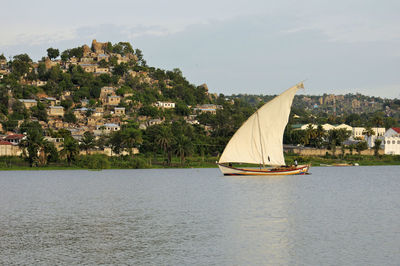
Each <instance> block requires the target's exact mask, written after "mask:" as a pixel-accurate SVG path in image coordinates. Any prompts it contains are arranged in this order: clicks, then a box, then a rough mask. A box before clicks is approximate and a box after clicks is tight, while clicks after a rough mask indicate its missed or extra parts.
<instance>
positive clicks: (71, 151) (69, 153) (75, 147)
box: [60, 137, 79, 165]
mask: <svg viewBox="0 0 400 266" xmlns="http://www.w3.org/2000/svg"><path fill="white" fill-rule="evenodd" d="M60 153H61V155H62V156H65V157H66V158H67V162H68V165H71V161H72V160H75V157H76V156H77V155H78V154H79V144H78V142H77V141H76V140H75V139H74V138H72V137H67V138H64V143H63V148H62V150H61V152H60Z"/></svg>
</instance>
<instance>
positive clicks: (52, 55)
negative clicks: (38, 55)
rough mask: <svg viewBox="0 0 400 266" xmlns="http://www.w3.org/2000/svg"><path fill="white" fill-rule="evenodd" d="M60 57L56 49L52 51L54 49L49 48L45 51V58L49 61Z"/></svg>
mask: <svg viewBox="0 0 400 266" xmlns="http://www.w3.org/2000/svg"><path fill="white" fill-rule="evenodd" d="M59 55H60V51H59V50H58V49H54V48H51V47H50V48H49V49H47V56H48V57H49V58H50V59H55V58H57V57H58V56H59Z"/></svg>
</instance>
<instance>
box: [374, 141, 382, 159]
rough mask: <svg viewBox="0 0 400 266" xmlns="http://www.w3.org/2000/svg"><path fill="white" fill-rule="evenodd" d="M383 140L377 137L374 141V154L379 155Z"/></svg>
mask: <svg viewBox="0 0 400 266" xmlns="http://www.w3.org/2000/svg"><path fill="white" fill-rule="evenodd" d="M381 144H382V140H380V139H375V142H374V155H375V156H378V155H379V149H380V148H381Z"/></svg>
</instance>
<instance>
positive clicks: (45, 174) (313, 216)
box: [0, 166, 400, 265]
mask: <svg viewBox="0 0 400 266" xmlns="http://www.w3.org/2000/svg"><path fill="white" fill-rule="evenodd" d="M311 172H312V175H306V176H287V177H223V176H221V174H220V172H219V170H218V169H178V170H177V169H168V170H109V171H31V172H28V171H6V172H0V264H1V265H13V264H39V265H40V264H45V265H56V264H57V265H71V264H136V265H143V264H151V265H191V264H195V265H400V167H398V166H384V167H342V168H340V167H320V168H312V169H311Z"/></svg>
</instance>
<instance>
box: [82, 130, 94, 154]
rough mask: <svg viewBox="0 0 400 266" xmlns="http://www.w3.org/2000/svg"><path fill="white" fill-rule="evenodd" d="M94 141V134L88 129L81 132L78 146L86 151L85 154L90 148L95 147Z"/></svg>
mask: <svg viewBox="0 0 400 266" xmlns="http://www.w3.org/2000/svg"><path fill="white" fill-rule="evenodd" d="M95 144H96V141H95V137H94V134H93V133H92V132H90V131H86V132H85V133H83V137H82V139H81V143H80V144H79V148H81V149H83V150H85V151H86V155H87V154H88V153H89V150H90V149H93V148H94V147H95Z"/></svg>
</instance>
